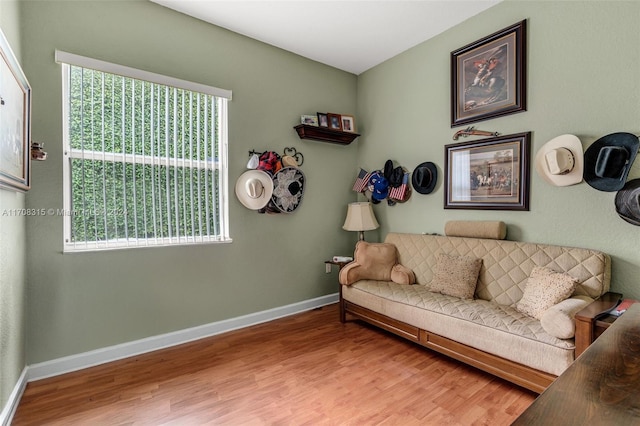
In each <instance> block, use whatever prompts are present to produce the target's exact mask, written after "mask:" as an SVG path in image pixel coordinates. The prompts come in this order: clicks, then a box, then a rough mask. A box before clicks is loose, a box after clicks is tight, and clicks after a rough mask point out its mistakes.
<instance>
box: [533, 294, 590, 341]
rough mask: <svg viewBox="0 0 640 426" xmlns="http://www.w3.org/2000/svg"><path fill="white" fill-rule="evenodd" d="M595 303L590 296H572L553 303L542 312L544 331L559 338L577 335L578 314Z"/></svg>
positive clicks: (541, 320)
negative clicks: (555, 303)
mask: <svg viewBox="0 0 640 426" xmlns="http://www.w3.org/2000/svg"><path fill="white" fill-rule="evenodd" d="M591 303H593V299H592V298H590V297H589V296H574V297H570V298H568V299H566V300H563V301H562V302H560V303H558V304H557V305H553V306H552V307H550V308H549V309H547V310H546V311H544V314H542V317H541V318H540V325H542V328H544V331H546V332H547V333H549V334H550V335H552V336H555V337H557V338H558V339H571V338H572V337H574V336H575V335H576V314H577V313H578V312H579V311H581V310H582V309H584V308H585V307H587V306H588V305H589V304H591Z"/></svg>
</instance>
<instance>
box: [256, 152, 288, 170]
mask: <svg viewBox="0 0 640 426" xmlns="http://www.w3.org/2000/svg"><path fill="white" fill-rule="evenodd" d="M281 167H282V163H281V162H280V154H278V153H277V152H275V151H265V152H263V153H262V154H261V155H260V161H259V163H258V167H257V169H258V170H264V171H265V172H267V173H269V174H271V175H273V174H274V173H276V172H277V171H278V170H280V168H281Z"/></svg>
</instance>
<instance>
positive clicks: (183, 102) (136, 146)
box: [56, 51, 231, 251]
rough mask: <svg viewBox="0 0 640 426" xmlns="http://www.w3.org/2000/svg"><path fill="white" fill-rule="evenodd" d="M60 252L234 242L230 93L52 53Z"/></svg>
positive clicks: (63, 53)
mask: <svg viewBox="0 0 640 426" xmlns="http://www.w3.org/2000/svg"><path fill="white" fill-rule="evenodd" d="M56 60H57V61H58V62H61V63H62V70H63V120H64V135H63V142H64V210H63V211H62V212H61V213H62V214H63V215H64V248H65V251H87V250H104V249H114V248H126V247H140V246H164V245H175V244H198V243H207V242H227V241H230V238H229V231H228V189H227V186H228V185H227V101H228V99H230V98H231V92H229V91H226V90H222V89H217V88H213V87H209V86H204V85H200V84H197V83H191V82H186V81H183V80H178V79H174V78H171V77H166V76H162V75H159V74H153V73H149V72H145V71H140V70H136V69H133V68H128V67H123V66H120V65H115V64H110V63H107V62H102V61H97V60H94V59H90V58H85V57H81V56H77V55H73V54H69V53H65V52H60V51H56Z"/></svg>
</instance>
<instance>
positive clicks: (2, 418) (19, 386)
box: [0, 367, 28, 426]
mask: <svg viewBox="0 0 640 426" xmlns="http://www.w3.org/2000/svg"><path fill="white" fill-rule="evenodd" d="M27 371H28V367H24V368H23V369H22V374H20V377H19V378H18V382H17V383H16V385H15V386H14V388H13V391H12V392H11V394H10V395H9V399H8V400H7V403H6V404H5V406H4V408H3V409H2V412H0V425H2V426H9V425H10V424H11V421H12V420H13V416H14V415H15V414H16V410H17V409H18V404H19V403H20V399H21V398H22V394H23V393H24V389H25V388H26V387H27Z"/></svg>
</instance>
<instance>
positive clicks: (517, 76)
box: [451, 21, 527, 127]
mask: <svg viewBox="0 0 640 426" xmlns="http://www.w3.org/2000/svg"><path fill="white" fill-rule="evenodd" d="M525 60H526V21H521V22H518V23H517V24H515V25H512V26H510V27H508V28H505V29H503V30H500V31H498V32H496V33H494V34H491V35H489V36H487V37H484V38H482V39H480V40H478V41H475V42H473V43H471V44H469V45H467V46H464V47H462V48H460V49H458V50H456V51H454V52H451V127H456V126H461V125H463V124H468V123H473V122H477V121H482V120H487V119H490V118H494V117H499V116H502V115H506V114H513V113H516V112H521V111H525V110H526V109H527V105H526V64H525Z"/></svg>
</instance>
